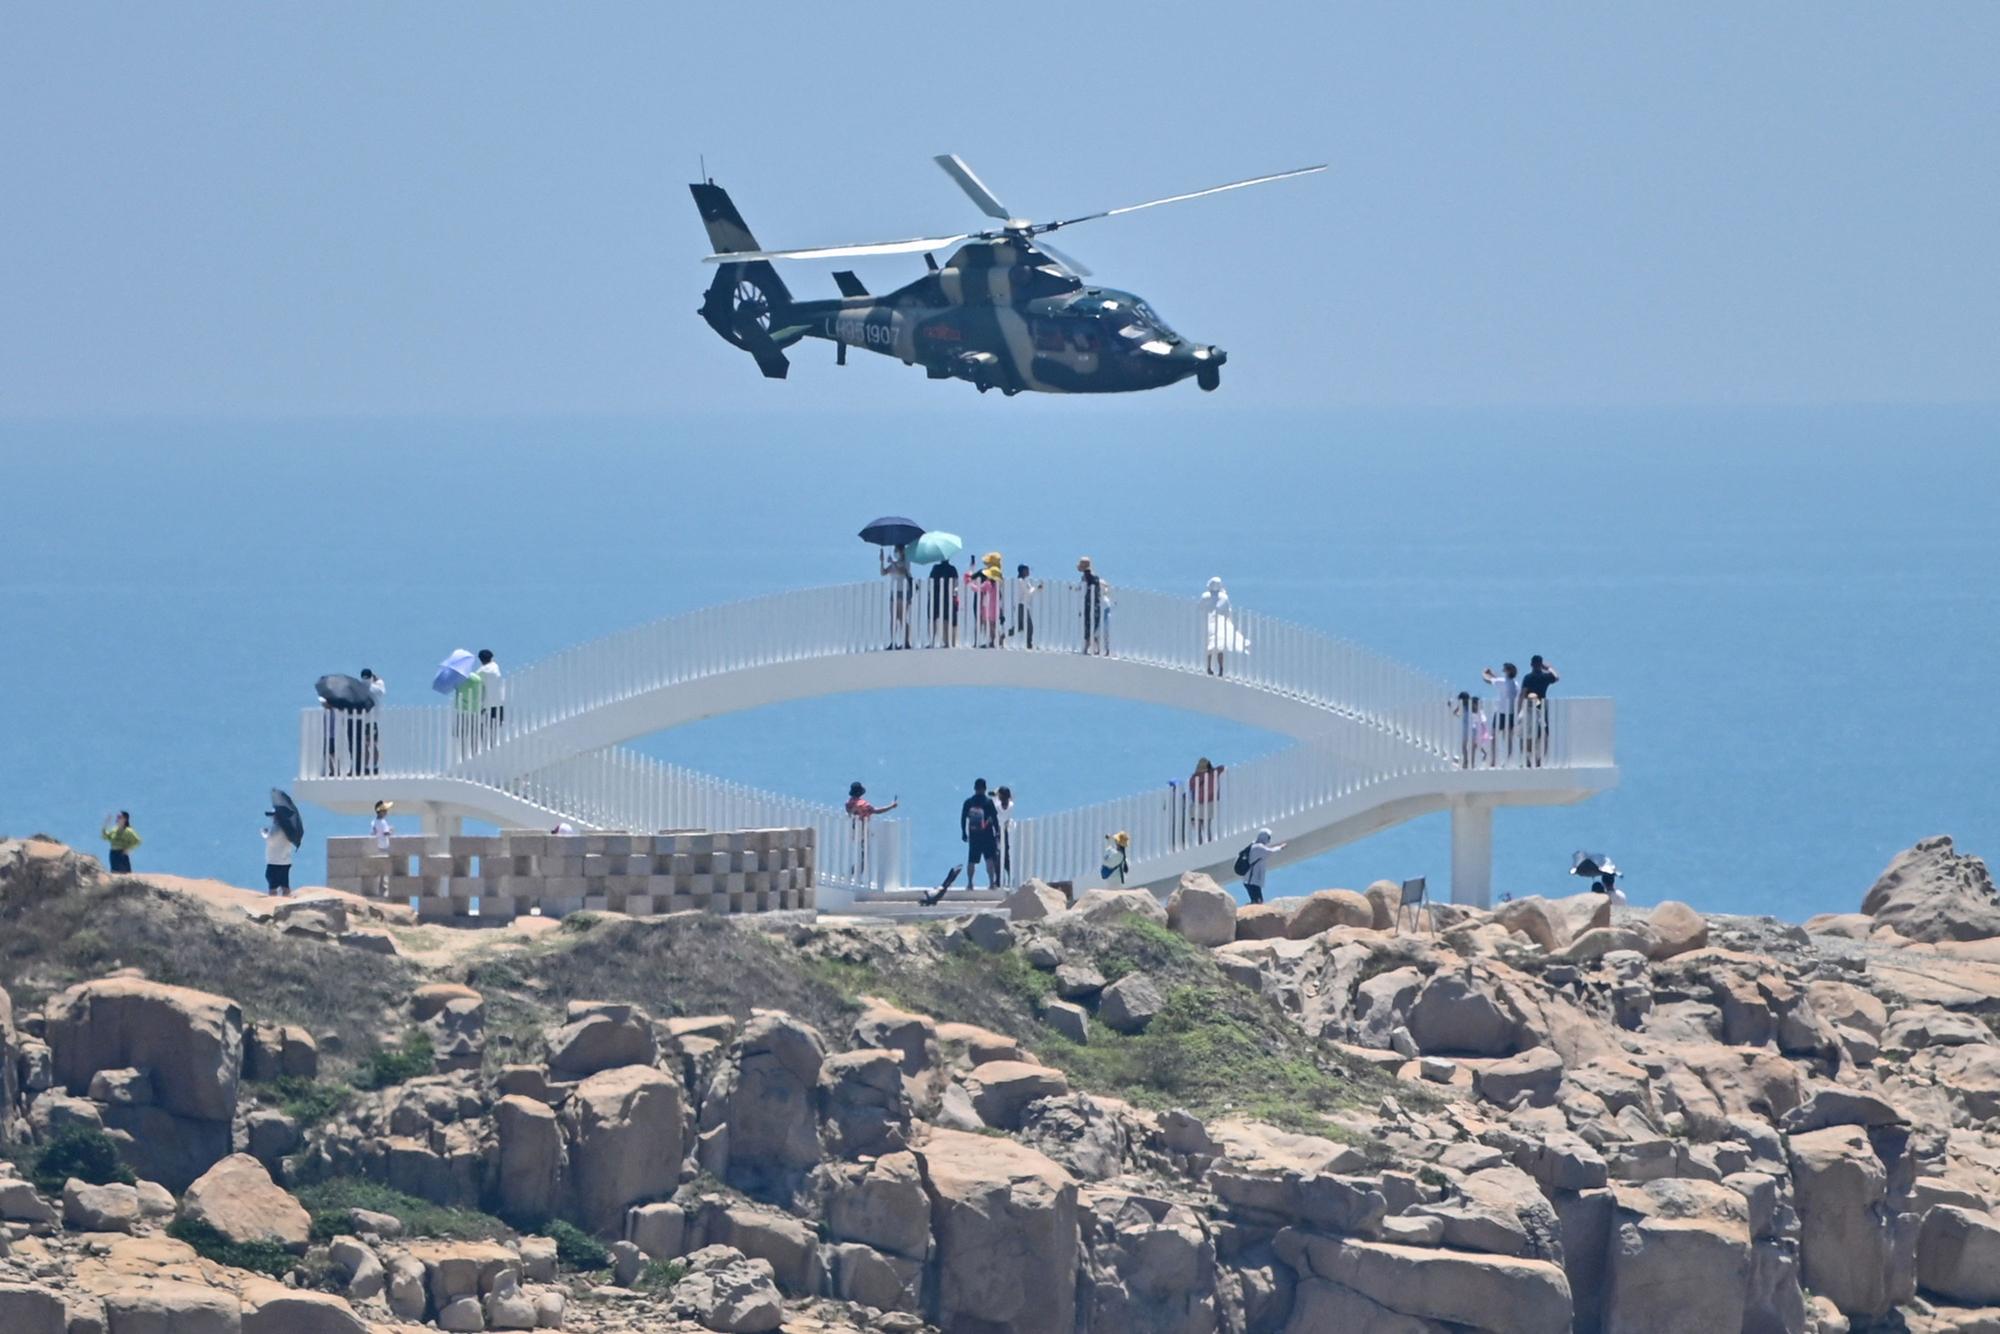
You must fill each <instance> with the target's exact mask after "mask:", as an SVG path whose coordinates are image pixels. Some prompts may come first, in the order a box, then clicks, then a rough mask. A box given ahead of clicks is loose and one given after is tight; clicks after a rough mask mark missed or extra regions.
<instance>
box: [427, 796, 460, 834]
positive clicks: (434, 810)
mask: <svg viewBox="0 0 2000 1334" xmlns="http://www.w3.org/2000/svg"><path fill="white" fill-rule="evenodd" d="M423 809H424V816H423V819H424V833H425V834H427V835H429V836H430V837H432V838H457V837H458V835H459V834H460V833H461V832H462V829H461V826H463V825H464V823H465V819H464V817H463V816H458V815H446V814H445V813H444V807H443V806H441V805H439V804H438V803H437V802H435V801H427V802H425V803H424V808H423Z"/></svg>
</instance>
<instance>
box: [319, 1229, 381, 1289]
mask: <svg viewBox="0 0 2000 1334" xmlns="http://www.w3.org/2000/svg"><path fill="white" fill-rule="evenodd" d="M326 1257H327V1259H328V1261H329V1262H331V1263H332V1265H333V1269H334V1272H335V1273H336V1274H338V1275H339V1276H340V1282H341V1285H342V1287H343V1288H344V1289H345V1290H346V1293H347V1299H348V1300H349V1301H351V1302H365V1301H367V1300H369V1299H370V1298H372V1297H379V1296H381V1295H382V1289H383V1288H384V1287H385V1286H386V1285H387V1283H388V1274H387V1272H386V1271H385V1270H384V1269H383V1268H382V1260H381V1258H380V1257H379V1256H377V1255H376V1254H375V1252H374V1251H373V1250H371V1249H369V1247H368V1245H367V1243H365V1242H363V1241H362V1240H361V1239H360V1238H359V1237H335V1238H334V1239H333V1242H332V1244H331V1245H329V1246H328V1247H327V1252H326Z"/></svg>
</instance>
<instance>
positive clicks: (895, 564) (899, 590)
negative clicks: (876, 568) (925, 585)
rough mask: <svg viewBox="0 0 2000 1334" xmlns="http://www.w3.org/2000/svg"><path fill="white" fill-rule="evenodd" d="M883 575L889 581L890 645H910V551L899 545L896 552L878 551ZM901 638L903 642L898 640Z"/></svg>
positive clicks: (904, 646) (894, 646) (905, 646)
mask: <svg viewBox="0 0 2000 1334" xmlns="http://www.w3.org/2000/svg"><path fill="white" fill-rule="evenodd" d="M876 555H877V556H878V557H879V558H880V561H881V566H882V574H883V577H884V578H886V579H888V581H889V647H890V648H908V647H910V552H909V549H908V548H907V547H897V548H896V554H895V555H893V556H892V555H890V554H889V553H888V552H887V551H878V552H877V553H876ZM898 640H901V641H902V642H901V643H898V642H896V641H898Z"/></svg>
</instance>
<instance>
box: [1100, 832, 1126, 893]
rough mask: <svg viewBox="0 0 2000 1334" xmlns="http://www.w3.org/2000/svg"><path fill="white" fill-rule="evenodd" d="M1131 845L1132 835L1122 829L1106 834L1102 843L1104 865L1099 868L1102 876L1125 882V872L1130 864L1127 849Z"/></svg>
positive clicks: (1120, 882)
mask: <svg viewBox="0 0 2000 1334" xmlns="http://www.w3.org/2000/svg"><path fill="white" fill-rule="evenodd" d="M1131 846H1132V836H1131V835H1130V834H1128V833H1126V832H1125V831H1124V830H1123V829H1121V830H1119V831H1118V832H1117V833H1115V834H1111V835H1108V836H1107V838H1106V841H1105V844H1104V865H1103V866H1102V867H1100V868H1099V872H1100V874H1101V876H1102V878H1104V879H1106V880H1112V879H1115V880H1117V881H1118V883H1119V884H1121V885H1122V884H1124V883H1125V872H1126V869H1127V868H1128V866H1129V865H1130V860H1131V859H1130V857H1129V855H1128V850H1129V849H1130V848H1131Z"/></svg>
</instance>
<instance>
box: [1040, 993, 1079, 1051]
mask: <svg viewBox="0 0 2000 1334" xmlns="http://www.w3.org/2000/svg"><path fill="white" fill-rule="evenodd" d="M1042 1022H1043V1023H1045V1024H1047V1025H1048V1026H1049V1028H1050V1029H1051V1030H1053V1031H1054V1032H1055V1033H1056V1034H1057V1036H1059V1037H1061V1038H1062V1039H1063V1040H1065V1041H1067V1042H1074V1043H1076V1044H1077V1045H1078V1046H1079V1047H1081V1046H1084V1045H1086V1044H1087V1043H1089V1041H1090V1011H1088V1010H1086V1009H1084V1008H1083V1007H1082V1006H1081V1005H1078V1004H1076V1003H1075V1002H1073V1001H1066V1000H1051V1001H1046V1002H1044V1003H1043V1005H1042Z"/></svg>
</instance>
